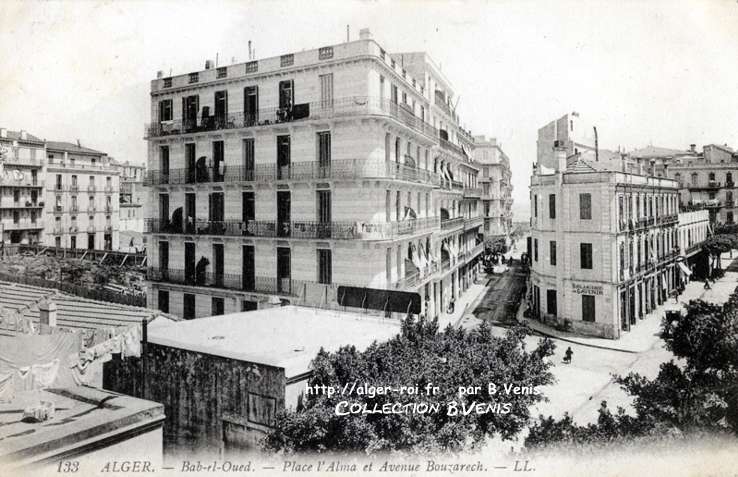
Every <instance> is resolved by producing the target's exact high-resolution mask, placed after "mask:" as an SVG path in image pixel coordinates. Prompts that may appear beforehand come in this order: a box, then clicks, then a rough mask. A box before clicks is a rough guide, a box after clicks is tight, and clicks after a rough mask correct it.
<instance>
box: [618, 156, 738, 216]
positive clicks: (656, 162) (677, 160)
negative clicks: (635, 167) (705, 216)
mask: <svg viewBox="0 0 738 477" xmlns="http://www.w3.org/2000/svg"><path fill="white" fill-rule="evenodd" d="M628 155H629V156H630V157H633V158H635V159H638V160H641V161H643V162H645V163H646V164H648V165H649V167H650V171H651V173H652V174H654V175H657V176H659V177H669V178H670V179H674V180H676V181H677V182H678V183H679V199H680V204H681V207H682V209H683V210H700V209H705V210H707V211H708V212H709V217H710V223H711V224H732V223H735V221H736V217H735V214H736V197H735V193H736V187H735V178H736V177H738V154H736V152H735V151H734V150H733V149H732V148H730V147H728V146H725V145H722V146H721V145H718V144H708V145H705V146H703V148H702V151H701V152H700V151H698V150H697V148H696V146H695V145H694V144H691V145H690V148H689V149H688V150H683V151H682V150H676V149H667V148H663V147H654V146H648V147H645V148H642V149H636V150H634V151H631V152H629V153H628Z"/></svg>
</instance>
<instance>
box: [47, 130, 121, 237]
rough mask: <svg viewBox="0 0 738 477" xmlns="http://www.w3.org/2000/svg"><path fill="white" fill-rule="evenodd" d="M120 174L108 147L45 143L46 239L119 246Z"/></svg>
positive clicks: (54, 142)
mask: <svg viewBox="0 0 738 477" xmlns="http://www.w3.org/2000/svg"><path fill="white" fill-rule="evenodd" d="M119 176H120V172H119V171H118V169H117V167H115V165H113V164H112V163H111V158H110V157H108V155H107V154H106V153H104V152H100V151H96V150H94V149H90V148H87V147H83V146H81V145H80V144H79V142H77V144H72V143H69V142H57V141H48V142H46V199H45V203H46V207H45V215H46V218H45V221H46V229H45V234H44V240H43V242H44V244H46V245H49V246H55V247H64V248H77V249H96V250H103V249H104V250H117V249H118V200H119V199H118V191H119Z"/></svg>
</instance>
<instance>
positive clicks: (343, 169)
mask: <svg viewBox="0 0 738 477" xmlns="http://www.w3.org/2000/svg"><path fill="white" fill-rule="evenodd" d="M328 179H342V180H352V179H393V180H403V181H408V182H415V183H419V184H428V185H433V186H438V185H440V184H441V179H440V176H439V175H438V174H436V173H434V172H431V171H427V170H425V169H418V168H415V167H409V166H406V165H404V164H399V163H396V162H389V161H388V162H385V161H371V160H368V159H339V160H332V161H330V162H328V163H322V162H319V161H306V162H293V163H291V164H290V165H289V166H286V167H281V168H277V165H276V164H256V166H255V167H253V168H246V167H232V166H228V165H227V166H226V167H225V171H224V173H223V174H214V171H213V169H212V168H209V167H208V168H205V169H201V170H199V171H196V170H194V169H170V170H169V171H166V172H165V171H148V172H147V174H146V179H145V181H144V184H145V185H167V184H169V185H182V184H209V183H220V182H228V183H233V182H253V183H260V184H268V183H272V182H275V181H277V180H300V181H305V180H328Z"/></svg>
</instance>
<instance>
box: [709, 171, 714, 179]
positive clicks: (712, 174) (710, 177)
mask: <svg viewBox="0 0 738 477" xmlns="http://www.w3.org/2000/svg"><path fill="white" fill-rule="evenodd" d="M708 180H710V181H714V180H715V173H714V172H710V176H709V179H708Z"/></svg>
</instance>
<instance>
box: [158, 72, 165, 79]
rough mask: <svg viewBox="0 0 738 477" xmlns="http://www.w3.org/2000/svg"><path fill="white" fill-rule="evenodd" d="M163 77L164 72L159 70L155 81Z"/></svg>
mask: <svg viewBox="0 0 738 477" xmlns="http://www.w3.org/2000/svg"><path fill="white" fill-rule="evenodd" d="M163 77H164V72H163V71H162V70H159V71H157V72H156V79H161V78H163Z"/></svg>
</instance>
